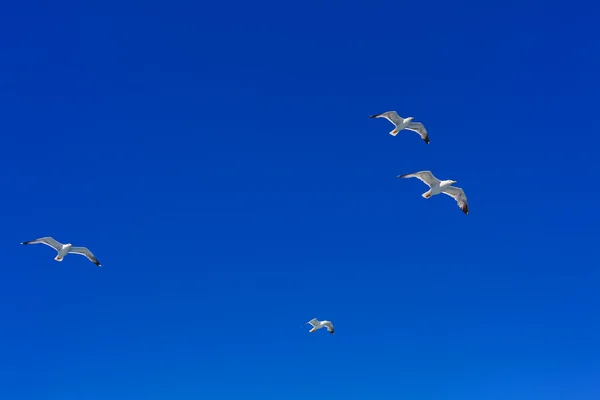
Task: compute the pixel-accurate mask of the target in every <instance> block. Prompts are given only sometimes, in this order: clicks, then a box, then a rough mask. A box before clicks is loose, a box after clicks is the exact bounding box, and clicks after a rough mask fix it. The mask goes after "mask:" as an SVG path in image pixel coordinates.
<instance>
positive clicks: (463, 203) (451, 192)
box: [442, 186, 469, 214]
mask: <svg viewBox="0 0 600 400" xmlns="http://www.w3.org/2000/svg"><path fill="white" fill-rule="evenodd" d="M442 193H444V194H447V195H448V196H450V197H452V198H453V199H454V200H456V203H457V204H458V208H460V209H461V210H462V212H464V213H465V214H468V213H469V203H467V196H466V195H465V192H464V190H462V189H461V188H459V187H454V186H449V187H447V188H446V189H444V191H443V192H442Z"/></svg>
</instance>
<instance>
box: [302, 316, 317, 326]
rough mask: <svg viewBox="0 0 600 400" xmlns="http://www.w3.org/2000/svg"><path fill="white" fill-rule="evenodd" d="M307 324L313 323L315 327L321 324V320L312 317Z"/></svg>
mask: <svg viewBox="0 0 600 400" xmlns="http://www.w3.org/2000/svg"><path fill="white" fill-rule="evenodd" d="M306 324H311V325H312V326H313V327H315V328H316V327H317V326H319V325H320V323H319V320H318V319H316V318H313V319H311V320H310V321H308V322H307V323H306ZM306 324H304V325H306Z"/></svg>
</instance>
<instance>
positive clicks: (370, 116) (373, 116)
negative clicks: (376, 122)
mask: <svg viewBox="0 0 600 400" xmlns="http://www.w3.org/2000/svg"><path fill="white" fill-rule="evenodd" d="M379 115H381V114H374V115H369V118H377V117H378V116H379Z"/></svg>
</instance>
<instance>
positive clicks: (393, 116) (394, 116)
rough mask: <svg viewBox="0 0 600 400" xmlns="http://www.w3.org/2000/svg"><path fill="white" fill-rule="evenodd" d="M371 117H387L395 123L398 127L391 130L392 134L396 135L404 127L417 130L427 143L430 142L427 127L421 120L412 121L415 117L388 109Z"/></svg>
mask: <svg viewBox="0 0 600 400" xmlns="http://www.w3.org/2000/svg"><path fill="white" fill-rule="evenodd" d="M369 118H385V119H387V120H388V121H390V122H391V123H392V124H394V125H395V126H396V127H395V128H394V129H393V130H392V131H391V132H390V135H392V136H396V135H397V134H398V132H400V131H401V130H402V129H407V130H409V131H413V132H417V133H418V134H419V136H421V139H423V140H424V141H425V143H427V144H429V135H428V134H427V129H425V126H423V124H422V123H420V122H412V120H413V119H414V117H408V118H402V117H401V116H399V115H398V113H396V111H387V112H384V113H381V114H375V115H371V116H370V117H369Z"/></svg>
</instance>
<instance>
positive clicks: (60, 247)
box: [21, 236, 100, 266]
mask: <svg viewBox="0 0 600 400" xmlns="http://www.w3.org/2000/svg"><path fill="white" fill-rule="evenodd" d="M38 243H42V244H45V245H46V246H50V247H52V248H53V249H54V250H56V251H57V252H58V255H57V256H56V257H54V259H55V260H56V261H62V260H63V259H64V258H65V256H66V255H67V254H69V253H73V254H80V255H82V256H86V257H87V258H88V260H90V261H91V262H93V263H94V264H96V265H97V266H100V262H99V261H98V259H97V258H96V257H95V256H94V254H92V252H91V251H89V249H88V248H87V247H73V245H72V244H71V243H67V244H62V243H60V242H58V241H56V240H54V239H53V238H51V237H50V236H46V237H43V238H39V239H35V240H30V241H29V242H21V244H38Z"/></svg>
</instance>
